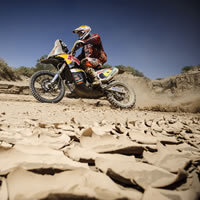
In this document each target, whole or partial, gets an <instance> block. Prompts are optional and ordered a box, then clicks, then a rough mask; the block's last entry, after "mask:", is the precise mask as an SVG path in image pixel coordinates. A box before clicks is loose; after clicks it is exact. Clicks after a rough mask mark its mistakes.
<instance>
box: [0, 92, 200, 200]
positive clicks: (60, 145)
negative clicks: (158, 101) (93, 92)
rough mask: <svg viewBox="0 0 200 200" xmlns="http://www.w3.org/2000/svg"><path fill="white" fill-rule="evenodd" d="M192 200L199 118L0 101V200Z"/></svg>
mask: <svg viewBox="0 0 200 200" xmlns="http://www.w3.org/2000/svg"><path fill="white" fill-rule="evenodd" d="M199 198H200V114H190V113H169V112H168V113H167V112H165V113H162V112H151V111H139V110H136V109H132V110H120V109H113V108H111V107H110V105H109V104H108V103H107V102H106V101H105V100H86V99H67V98H64V99H63V100H62V101H61V102H60V103H58V104H44V103H39V102H37V101H36V100H35V99H34V98H33V97H32V96H29V95H27V96H24V95H6V94H0V200H8V199H9V200H36V199H42V200H52V199H53V200H55V199H102V200H107V199H108V200H110V199H133V200H152V199H156V200H157V199H159V200H167V199H180V200H198V199H199Z"/></svg>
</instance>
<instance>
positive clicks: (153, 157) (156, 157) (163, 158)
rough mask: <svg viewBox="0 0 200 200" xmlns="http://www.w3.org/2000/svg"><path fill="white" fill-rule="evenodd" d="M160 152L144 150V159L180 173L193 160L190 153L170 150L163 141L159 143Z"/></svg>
mask: <svg viewBox="0 0 200 200" xmlns="http://www.w3.org/2000/svg"><path fill="white" fill-rule="evenodd" d="M157 149H158V152H154V153H151V152H147V151H144V152H143V157H144V159H145V160H146V161H147V162H148V163H150V164H153V165H155V166H158V167H161V168H163V169H166V170H168V171H169V172H172V173H178V171H179V169H184V168H185V167H186V166H187V165H188V164H189V163H190V161H191V159H190V155H191V154H188V153H182V152H178V151H173V150H170V148H169V149H168V148H166V147H165V146H164V145H162V144H161V143H158V144H157Z"/></svg>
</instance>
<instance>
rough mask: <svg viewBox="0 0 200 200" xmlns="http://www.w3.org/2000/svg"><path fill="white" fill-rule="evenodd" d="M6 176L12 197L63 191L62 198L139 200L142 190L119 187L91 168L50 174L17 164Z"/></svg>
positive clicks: (36, 196) (13, 199)
mask: <svg viewBox="0 0 200 200" xmlns="http://www.w3.org/2000/svg"><path fill="white" fill-rule="evenodd" d="M7 180H8V190H9V199H10V200H23V199H24V200H27V199H44V198H47V197H48V196H50V195H51V196H53V197H56V196H57V195H59V194H62V195H63V197H64V198H63V199H67V198H69V197H71V199H76V198H77V197H79V198H80V199H87V198H94V199H100V200H101V199H102V200H104V199H109V200H114V199H132V200H134V199H135V200H138V199H141V197H142V193H140V192H138V191H136V190H133V189H126V188H122V187H119V186H118V185H117V184H116V183H114V182H113V181H112V180H111V179H110V178H109V177H107V176H106V175H105V174H102V173H99V172H93V171H91V170H88V169H76V170H72V171H66V172H62V173H58V174H55V175H53V176H51V175H39V174H34V173H32V172H28V171H25V170H23V169H20V168H18V169H16V170H15V171H14V172H12V173H10V174H9V175H8V178H7ZM27 183H28V184H27ZM72 197H73V198H72Z"/></svg>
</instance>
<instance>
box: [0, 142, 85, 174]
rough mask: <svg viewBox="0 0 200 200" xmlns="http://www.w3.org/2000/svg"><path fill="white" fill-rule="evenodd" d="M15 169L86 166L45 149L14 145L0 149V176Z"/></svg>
mask: <svg viewBox="0 0 200 200" xmlns="http://www.w3.org/2000/svg"><path fill="white" fill-rule="evenodd" d="M17 167H22V168H24V169H40V168H53V169H60V170H69V169H74V168H80V167H83V168H88V165H86V164H83V163H79V162H75V161H72V160H71V159H69V158H68V157H66V156H64V154H63V153H62V152H61V151H57V150H53V149H50V148H47V147H42V146H41V147H40V146H37V147H33V146H23V145H16V146H14V147H13V148H12V149H9V150H8V149H3V148H1V149H0V175H5V174H7V173H9V172H11V171H13V170H14V169H16V168H17Z"/></svg>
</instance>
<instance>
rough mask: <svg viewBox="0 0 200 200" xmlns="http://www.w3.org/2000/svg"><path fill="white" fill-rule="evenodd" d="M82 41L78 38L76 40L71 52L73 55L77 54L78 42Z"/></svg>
mask: <svg viewBox="0 0 200 200" xmlns="http://www.w3.org/2000/svg"><path fill="white" fill-rule="evenodd" d="M81 42H82V41H81V40H76V42H75V43H74V45H73V47H72V50H71V52H70V54H71V55H72V56H75V53H76V50H77V44H80V43H81Z"/></svg>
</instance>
